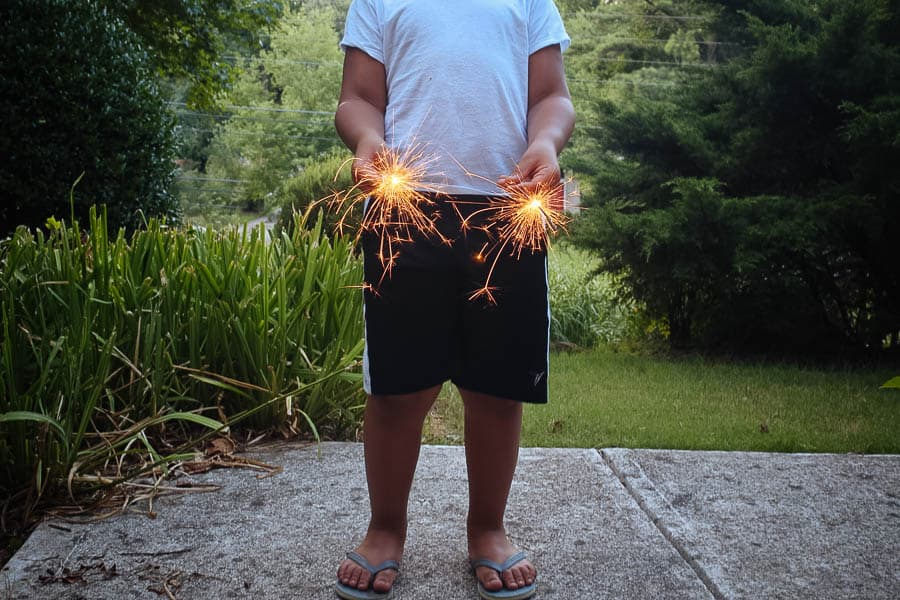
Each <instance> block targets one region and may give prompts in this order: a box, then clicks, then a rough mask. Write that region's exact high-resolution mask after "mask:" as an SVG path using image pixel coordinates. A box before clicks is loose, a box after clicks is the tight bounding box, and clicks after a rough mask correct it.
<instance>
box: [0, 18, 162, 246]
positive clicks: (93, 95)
mask: <svg viewBox="0 0 900 600" xmlns="http://www.w3.org/2000/svg"><path fill="white" fill-rule="evenodd" d="M0 52H2V54H3V56H4V59H3V61H2V63H0V127H2V133H0V156H3V160H2V161H0V188H2V189H3V192H4V194H5V199H4V202H3V203H2V204H0V234H2V233H8V232H10V231H12V230H13V229H14V228H15V227H16V226H17V225H20V224H22V225H27V226H30V227H36V226H41V225H43V224H44V222H45V220H46V219H47V217H49V216H51V215H55V216H57V217H68V216H69V214H70V207H69V191H70V188H71V187H72V185H73V183H74V182H75V181H76V179H78V178H79V176H82V175H83V176H82V177H81V180H80V182H79V184H78V186H77V188H76V189H75V191H74V209H75V214H76V216H77V217H80V218H81V220H82V222H86V220H87V219H86V216H87V210H88V206H89V205H91V204H95V203H97V204H100V203H103V204H106V205H107V206H108V207H109V219H110V223H111V224H112V225H113V226H114V227H118V226H120V225H126V226H132V225H137V224H139V223H140V222H141V219H142V217H141V215H140V214H139V211H140V212H143V213H144V215H145V216H153V215H168V216H172V215H174V213H175V208H176V203H175V200H174V198H173V197H172V196H171V195H170V194H169V193H168V187H169V184H170V182H171V176H172V170H173V166H172V162H171V161H172V155H173V151H174V136H173V125H174V124H173V122H172V119H171V116H170V114H169V113H168V111H167V110H166V109H165V105H164V99H163V97H162V96H161V94H160V93H159V91H158V89H157V85H156V83H155V78H154V76H153V73H152V70H151V69H150V68H149V66H148V65H149V57H148V55H147V53H146V52H145V50H144V48H143V47H142V46H141V44H140V41H139V40H138V38H137V36H136V35H134V34H133V33H132V32H131V31H130V30H129V29H128V27H127V26H126V25H125V23H124V22H123V21H122V20H121V19H118V18H116V17H115V16H112V15H110V14H108V13H107V12H106V11H104V10H103V8H102V6H101V4H100V3H99V2H98V1H96V0H78V1H74V0H11V1H10V2H7V3H4V4H3V7H2V8H0Z"/></svg>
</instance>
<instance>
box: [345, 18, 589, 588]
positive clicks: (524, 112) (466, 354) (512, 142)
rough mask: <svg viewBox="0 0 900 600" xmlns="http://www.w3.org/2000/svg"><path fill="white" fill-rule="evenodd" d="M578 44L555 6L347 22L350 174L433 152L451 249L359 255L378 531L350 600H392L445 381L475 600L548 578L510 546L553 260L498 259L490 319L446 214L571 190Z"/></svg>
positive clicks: (351, 577) (359, 554) (354, 568)
mask: <svg viewBox="0 0 900 600" xmlns="http://www.w3.org/2000/svg"><path fill="white" fill-rule="evenodd" d="M568 44H569V38H568V36H567V35H566V32H565V29H564V27H563V24H562V20H561V18H560V16H559V12H558V11H557V9H556V7H555V6H554V4H553V2H552V0H353V3H352V4H351V6H350V11H349V14H348V16H347V22H346V29H345V34H344V38H343V40H342V41H341V46H342V48H343V49H344V50H345V53H346V54H345V61H344V74H343V83H342V88H341V95H340V100H339V105H338V109H337V113H336V115H335V125H336V127H337V130H338V133H339V134H340V136H341V138H342V139H343V140H344V142H345V143H346V144H347V146H348V147H349V148H350V149H351V151H353V153H354V155H355V157H356V160H355V161H354V175H355V176H356V177H357V179H358V178H359V176H360V174H362V173H365V172H366V171H367V169H371V168H372V166H373V160H374V159H375V157H376V155H377V154H378V152H379V151H381V150H382V149H383V148H389V149H391V150H395V151H398V152H401V153H402V151H403V149H404V148H409V147H410V146H411V145H413V144H420V145H423V146H424V148H425V152H426V154H427V155H428V156H429V162H428V170H429V174H428V177H427V181H426V182H425V183H426V184H427V188H428V189H429V190H435V189H436V190H439V191H440V194H438V195H436V196H434V203H435V205H436V212H434V213H432V214H433V215H434V218H435V219H436V220H437V223H438V226H439V228H440V230H441V232H442V234H443V235H445V236H446V237H448V238H452V240H453V241H452V245H449V244H446V243H442V242H440V241H436V240H434V239H428V238H427V236H421V238H422V239H416V240H414V241H412V242H410V243H404V244H402V245H400V246H399V247H398V251H399V257H398V259H397V262H396V264H394V265H393V267H392V269H391V271H390V273H388V274H386V276H384V277H382V275H385V274H384V273H383V268H384V267H383V265H382V264H381V262H380V261H379V260H378V259H377V257H376V256H375V255H376V254H377V250H378V246H377V240H373V239H371V237H372V236H371V235H369V237H368V239H366V237H365V236H364V239H363V247H364V256H365V264H366V266H365V271H366V282H367V283H368V284H369V285H370V286H374V287H375V289H374V290H373V289H372V288H371V287H368V286H367V289H366V291H365V324H366V349H365V356H364V367H363V369H364V381H365V387H366V392H367V393H368V394H369V396H368V400H367V402H366V411H365V426H364V427H365V430H364V433H365V435H364V439H365V441H364V447H365V460H366V476H367V481H368V486H369V499H370V505H371V518H370V522H369V528H368V531H367V533H366V536H365V539H364V540H363V541H362V543H361V544H360V545H359V547H357V549H356V551H355V552H351V553H350V554H348V558H347V559H346V560H344V561H343V562H342V563H341V565H340V567H339V569H338V582H337V584H336V587H335V589H336V592H337V593H338V595H339V596H341V597H343V598H350V599H355V598H380V597H387V596H388V595H389V593H390V591H391V589H392V586H393V583H394V579H395V578H396V577H397V575H398V573H399V564H398V563H399V560H400V558H401V555H402V553H403V545H404V542H405V539H406V525H407V522H406V510H407V500H408V497H409V490H410V486H411V484H412V480H413V474H414V471H415V467H416V463H417V461H418V453H419V444H420V440H421V431H422V424H423V422H424V419H425V416H426V414H427V413H428V411H429V409H430V408H431V405H432V404H433V402H434V400H435V398H436V397H437V394H438V392H439V390H440V387H441V384H442V383H443V382H444V381H446V380H448V379H449V380H452V381H453V382H454V383H455V384H456V385H457V387H458V388H459V390H460V394H461V396H462V399H463V403H464V407H465V445H466V462H467V471H468V479H469V511H468V517H467V535H468V552H469V558H470V560H471V561H472V563H471V564H472V567H473V570H474V571H475V575H476V577H477V579H478V584H479V592H480V594H481V595H482V597H485V598H493V597H503V598H527V597H530V596H531V595H533V594H534V592H535V579H536V577H537V571H536V569H535V568H534V566H533V565H532V564H531V563H530V562H529V561H528V560H527V558H525V557H524V554H523V553H518V552H516V550H515V548H513V547H512V545H511V544H510V542H509V540H508V539H507V537H506V532H505V529H504V526H503V515H504V512H505V509H506V502H507V497H508V494H509V490H510V485H511V483H512V477H513V472H514V470H515V467H516V460H517V457H518V447H519V432H520V429H521V419H522V404H523V403H525V402H532V403H535V402H536V403H542V402H546V401H547V396H546V395H547V350H548V329H549V312H548V305H547V287H546V286H547V283H546V255H545V253H543V252H528V251H526V252H524V253H523V254H522V255H521V257H519V258H516V257H510V256H503V257H502V258H501V260H500V262H499V264H498V266H497V268H496V271H495V274H494V275H492V282H494V283H496V284H497V295H496V298H497V301H496V303H495V304H490V305H488V304H489V303H485V302H483V301H482V302H478V301H470V300H469V299H468V298H469V296H470V295H471V292H472V291H473V289H475V288H477V287H478V285H479V282H480V283H482V284H483V283H484V277H485V276H486V270H485V264H484V262H485V261H484V260H483V259H482V258H481V254H480V252H479V250H480V249H481V248H482V246H483V244H484V241H485V239H486V238H484V235H486V234H484V232H481V231H479V230H478V229H477V227H476V228H473V229H470V230H468V232H467V233H461V231H460V230H461V221H460V218H459V216H457V214H458V213H457V211H456V210H454V209H453V208H452V207H451V203H455V205H456V207H457V208H458V209H459V210H460V211H462V213H463V216H464V217H467V216H468V215H470V214H471V213H472V212H474V211H475V210H477V209H478V208H479V207H484V206H486V203H487V202H488V201H489V198H490V197H491V196H499V195H502V194H504V189H509V188H510V187H512V186H521V187H523V188H525V189H530V188H537V187H538V186H541V185H553V184H556V183H558V182H559V178H560V171H559V164H558V162H557V155H558V154H559V152H560V151H561V150H562V148H563V146H564V145H565V143H566V142H567V141H568V138H569V136H570V135H571V132H572V128H573V126H574V119H575V117H574V110H573V107H572V102H571V99H570V97H569V92H568V89H567V87H566V83H565V75H564V71H563V65H562V51H563V50H565V48H566V47H567V46H568ZM470 171H471V172H474V173H477V175H478V177H472V175H471V173H469V172H470ZM495 181H496V183H494V182H495ZM475 224H476V225H477V222H476V223H475ZM506 254H508V252H507V253H506ZM488 262H490V261H488Z"/></svg>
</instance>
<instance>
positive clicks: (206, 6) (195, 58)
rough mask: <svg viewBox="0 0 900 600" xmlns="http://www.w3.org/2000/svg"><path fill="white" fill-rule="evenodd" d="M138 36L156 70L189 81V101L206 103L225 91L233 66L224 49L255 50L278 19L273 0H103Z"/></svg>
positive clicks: (278, 4) (205, 105) (278, 6)
mask: <svg viewBox="0 0 900 600" xmlns="http://www.w3.org/2000/svg"><path fill="white" fill-rule="evenodd" d="M103 5H104V7H105V9H106V10H107V11H109V12H110V13H111V14H113V15H115V16H118V17H119V18H120V19H122V21H123V22H124V23H125V24H126V26H127V27H128V28H129V29H131V30H132V31H133V32H134V33H135V34H137V36H138V37H139V39H140V41H141V43H142V44H143V46H144V47H145V48H146V49H147V51H148V53H149V55H150V57H151V60H152V63H153V65H154V67H155V69H156V71H157V72H158V73H159V74H160V75H163V76H166V77H173V78H176V79H184V80H186V81H187V82H189V85H188V89H187V100H188V103H189V104H190V105H192V106H195V107H199V108H211V107H214V106H215V105H216V102H217V100H218V99H219V98H220V96H221V95H222V93H223V92H227V91H228V90H229V89H230V87H231V85H232V83H233V81H234V79H235V78H236V76H237V74H238V72H239V65H236V64H235V61H234V60H233V59H231V58H226V56H225V53H226V52H232V53H234V54H241V53H248V52H256V51H259V50H260V48H261V47H262V46H263V45H264V42H265V40H264V37H265V34H266V32H267V31H268V29H270V28H271V27H272V26H273V25H274V24H275V23H276V22H277V20H278V18H279V16H280V15H281V11H282V3H281V2H278V1H276V0H103Z"/></svg>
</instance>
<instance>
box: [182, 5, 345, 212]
mask: <svg viewBox="0 0 900 600" xmlns="http://www.w3.org/2000/svg"><path fill="white" fill-rule="evenodd" d="M342 18H343V13H339V12H337V11H336V10H334V9H333V8H330V7H328V6H324V7H312V8H305V7H304V8H298V9H296V10H293V11H290V12H288V13H287V14H286V15H285V16H284V17H283V19H282V20H281V22H280V23H279V24H278V26H277V27H276V28H274V29H273V31H272V37H271V40H270V43H269V49H268V50H267V51H266V52H264V53H262V54H261V55H260V56H259V57H251V58H248V59H247V60H246V61H245V63H244V69H243V72H242V74H241V76H240V77H239V78H238V80H237V82H236V84H235V86H234V89H233V90H232V92H231V93H230V94H229V96H228V98H227V102H228V104H227V107H226V109H225V110H226V112H224V113H222V114H221V116H220V117H213V118H214V119H215V120H216V121H218V124H217V125H216V126H215V127H214V133H213V135H212V139H211V140H210V145H209V148H208V159H207V161H206V164H205V165H203V169H202V171H197V173H196V175H195V176H197V177H207V178H214V179H219V180H222V179H226V180H230V181H232V182H240V183H238V184H237V185H235V186H234V189H233V193H232V192H229V191H219V192H218V193H219V194H221V195H222V197H221V198H220V201H226V199H228V200H231V201H234V200H239V201H240V202H241V204H242V205H243V206H244V207H246V208H253V209H257V210H258V209H260V208H261V207H262V206H264V205H269V204H271V203H272V201H273V200H274V199H276V196H279V195H281V192H280V190H281V188H282V187H283V186H284V185H285V184H286V182H287V181H288V180H290V179H291V178H292V177H295V176H297V175H299V174H300V173H301V172H302V171H303V170H304V169H305V168H306V166H307V165H308V164H310V163H311V162H314V161H315V160H317V158H318V157H320V156H327V155H328V154H329V153H330V152H333V151H334V150H335V149H336V148H340V147H342V146H341V142H340V140H339V139H338V137H337V135H336V134H335V131H334V118H333V111H334V107H335V105H336V102H337V97H338V92H339V89H340V76H341V64H342V54H341V50H340V48H339V46H338V39H339V38H338V33H337V30H336V27H337V26H338V25H339V22H340V20H341V19H342ZM210 118H211V117H209V116H208V115H197V114H186V115H183V116H182V122H183V131H184V132H185V133H190V132H191V131H196V130H197V129H200V130H203V129H206V128H208V127H209V125H208V124H207V125H206V126H204V125H203V123H204V122H206V123H208V122H209V119H210ZM332 175H334V174H332ZM210 187H212V189H216V190H222V189H223V188H222V185H221V184H218V185H214V186H210ZM204 200H206V201H208V199H204ZM279 203H280V201H279Z"/></svg>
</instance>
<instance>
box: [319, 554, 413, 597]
mask: <svg viewBox="0 0 900 600" xmlns="http://www.w3.org/2000/svg"><path fill="white" fill-rule="evenodd" d="M347 558H349V559H350V560H352V561H353V562H355V563H356V564H358V565H359V566H361V567H362V568H363V569H365V570H366V571H368V572H369V573H370V574H371V575H372V577H371V578H370V579H369V589H367V590H361V589H359V588H352V587H349V586H346V585H344V584H343V583H341V582H340V581H338V582H337V583H335V584H334V591H335V593H337V595H338V596H340V597H341V598H344V600H388V598H392V597H393V596H394V588H393V586H391V589H389V590H388V591H386V592H376V591H375V590H373V589H372V583H373V582H374V581H375V576H376V575H377V574H378V573H380V572H381V571H386V570H387V569H393V570H395V571H397V574H398V576H399V574H400V563H398V562H397V561H396V560H386V561H384V562H383V563H381V564H380V565H376V566H374V567H373V566H372V565H371V564H369V561H367V560H366V557H364V556H363V555H362V554H359V553H358V552H348V553H347ZM394 583H397V580H396V579H395V580H394Z"/></svg>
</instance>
